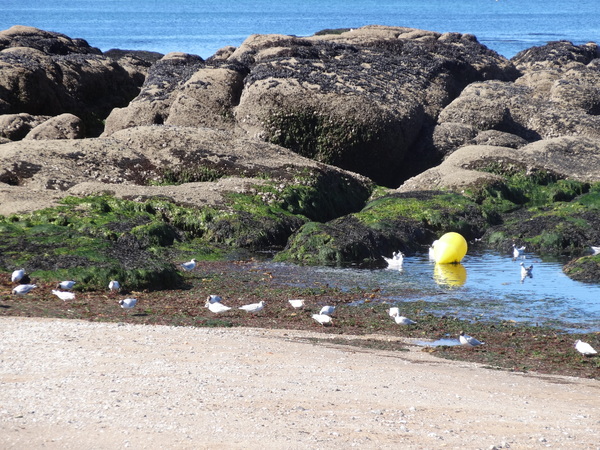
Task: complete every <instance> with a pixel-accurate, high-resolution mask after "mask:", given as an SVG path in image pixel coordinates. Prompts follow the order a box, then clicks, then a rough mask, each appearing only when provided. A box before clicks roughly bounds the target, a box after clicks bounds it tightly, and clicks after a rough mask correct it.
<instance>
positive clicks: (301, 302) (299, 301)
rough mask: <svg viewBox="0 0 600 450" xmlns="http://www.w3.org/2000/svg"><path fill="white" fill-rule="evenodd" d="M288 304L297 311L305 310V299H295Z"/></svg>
mask: <svg viewBox="0 0 600 450" xmlns="http://www.w3.org/2000/svg"><path fill="white" fill-rule="evenodd" d="M288 302H289V303H290V305H292V307H293V308H295V309H301V308H304V299H293V300H288Z"/></svg>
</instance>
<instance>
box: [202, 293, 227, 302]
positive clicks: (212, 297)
mask: <svg viewBox="0 0 600 450" xmlns="http://www.w3.org/2000/svg"><path fill="white" fill-rule="evenodd" d="M221 300H223V299H222V298H221V296H220V295H214V294H210V295H209V296H208V297H207V298H206V301H207V302H210V303H221Z"/></svg>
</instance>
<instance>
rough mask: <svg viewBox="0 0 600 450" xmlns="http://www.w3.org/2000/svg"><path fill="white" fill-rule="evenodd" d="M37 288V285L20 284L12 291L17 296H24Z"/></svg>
mask: <svg viewBox="0 0 600 450" xmlns="http://www.w3.org/2000/svg"><path fill="white" fill-rule="evenodd" d="M36 287H37V286H36V285H35V284H20V285H18V286H17V287H16V288H14V289H13V290H12V293H13V294H17V295H23V294H27V293H28V292H31V291H32V290H34V289H35V288H36Z"/></svg>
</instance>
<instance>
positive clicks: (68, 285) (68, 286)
mask: <svg viewBox="0 0 600 450" xmlns="http://www.w3.org/2000/svg"><path fill="white" fill-rule="evenodd" d="M73 286H75V281H61V282H60V283H58V284H57V285H56V287H57V288H60V289H67V290H68V289H72V288H73Z"/></svg>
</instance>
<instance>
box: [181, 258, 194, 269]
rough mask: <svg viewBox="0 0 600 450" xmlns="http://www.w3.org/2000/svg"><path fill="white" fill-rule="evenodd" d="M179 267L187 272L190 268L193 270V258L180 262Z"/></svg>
mask: <svg viewBox="0 0 600 450" xmlns="http://www.w3.org/2000/svg"><path fill="white" fill-rule="evenodd" d="M181 267H182V269H183V270H185V271H186V272H189V271H190V270H194V268H195V267H196V260H195V259H194V258H192V260H191V261H188V262H184V263H182V264H181Z"/></svg>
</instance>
